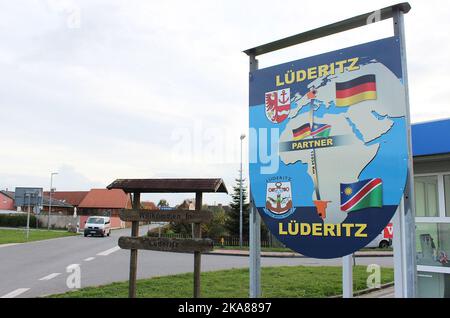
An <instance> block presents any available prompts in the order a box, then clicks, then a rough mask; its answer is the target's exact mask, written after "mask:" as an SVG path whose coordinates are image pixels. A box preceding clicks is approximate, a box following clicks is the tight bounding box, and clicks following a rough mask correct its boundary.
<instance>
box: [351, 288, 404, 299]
mask: <svg viewBox="0 0 450 318" xmlns="http://www.w3.org/2000/svg"><path fill="white" fill-rule="evenodd" d="M355 298H395V292H394V286H391V287H388V288H384V289H379V290H376V291H373V292H371V293H368V294H364V295H360V296H356V297H355Z"/></svg>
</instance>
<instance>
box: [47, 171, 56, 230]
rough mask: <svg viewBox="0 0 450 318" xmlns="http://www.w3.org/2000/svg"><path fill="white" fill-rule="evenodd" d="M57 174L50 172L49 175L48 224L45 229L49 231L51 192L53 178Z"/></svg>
mask: <svg viewBox="0 0 450 318" xmlns="http://www.w3.org/2000/svg"><path fill="white" fill-rule="evenodd" d="M55 174H58V172H52V173H51V174H50V197H49V200H48V224H47V229H48V230H50V214H51V213H52V192H53V176H54V175H55Z"/></svg>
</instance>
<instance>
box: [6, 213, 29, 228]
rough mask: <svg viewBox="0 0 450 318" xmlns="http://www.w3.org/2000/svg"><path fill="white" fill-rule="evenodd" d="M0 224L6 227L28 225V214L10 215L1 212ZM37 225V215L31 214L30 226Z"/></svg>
mask: <svg viewBox="0 0 450 318" xmlns="http://www.w3.org/2000/svg"><path fill="white" fill-rule="evenodd" d="M0 226H5V227H26V226H27V215H26V214H20V215H8V214H0ZM35 226H36V217H35V216H34V215H30V227H35Z"/></svg>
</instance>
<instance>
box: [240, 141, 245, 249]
mask: <svg viewBox="0 0 450 318" xmlns="http://www.w3.org/2000/svg"><path fill="white" fill-rule="evenodd" d="M244 138H245V134H242V135H241V170H240V173H241V177H240V181H239V188H240V194H239V200H240V204H239V247H241V248H242V227H243V215H242V141H243V140H244Z"/></svg>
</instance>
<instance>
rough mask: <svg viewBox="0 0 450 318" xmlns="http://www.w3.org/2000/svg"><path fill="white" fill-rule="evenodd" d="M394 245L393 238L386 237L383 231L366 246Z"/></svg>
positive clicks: (384, 246)
mask: <svg viewBox="0 0 450 318" xmlns="http://www.w3.org/2000/svg"><path fill="white" fill-rule="evenodd" d="M391 245H392V240H391V239H389V238H386V237H385V236H384V233H383V232H381V233H380V234H378V236H377V237H376V238H375V239H374V240H373V241H372V242H370V243H369V244H368V245H367V246H366V247H367V248H377V247H379V248H388V247H389V246H391Z"/></svg>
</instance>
